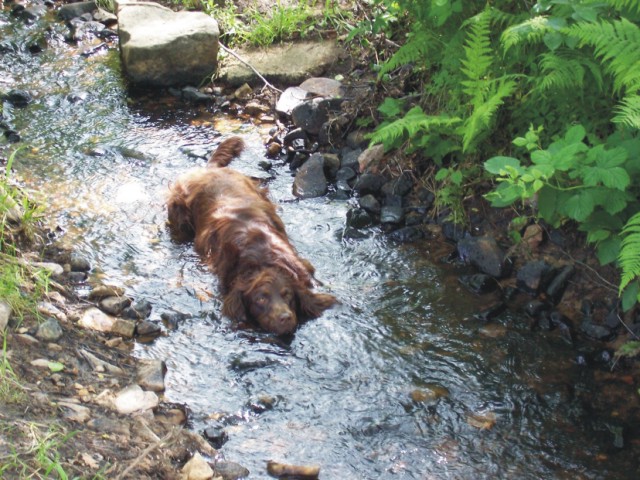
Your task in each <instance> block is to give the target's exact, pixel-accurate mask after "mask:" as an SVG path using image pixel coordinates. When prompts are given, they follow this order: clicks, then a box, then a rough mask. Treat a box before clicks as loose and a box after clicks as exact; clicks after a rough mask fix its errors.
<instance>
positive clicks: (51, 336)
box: [36, 318, 63, 342]
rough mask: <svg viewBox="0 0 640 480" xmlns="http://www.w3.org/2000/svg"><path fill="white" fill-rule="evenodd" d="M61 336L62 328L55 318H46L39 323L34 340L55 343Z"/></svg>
mask: <svg viewBox="0 0 640 480" xmlns="http://www.w3.org/2000/svg"><path fill="white" fill-rule="evenodd" d="M62 335H63V331H62V327H61V326H60V324H59V323H58V321H57V320H56V319H55V318H48V319H47V320H46V321H45V322H43V323H41V324H40V326H39V327H38V331H37V332H36V338H38V339H40V340H43V341H45V342H56V341H58V340H59V339H60V337H62Z"/></svg>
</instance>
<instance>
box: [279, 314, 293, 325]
mask: <svg viewBox="0 0 640 480" xmlns="http://www.w3.org/2000/svg"><path fill="white" fill-rule="evenodd" d="M292 319H293V315H291V312H283V313H281V314H280V316H279V317H278V321H279V322H280V323H289V322H291V320H292Z"/></svg>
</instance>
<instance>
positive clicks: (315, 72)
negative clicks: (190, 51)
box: [219, 40, 342, 86]
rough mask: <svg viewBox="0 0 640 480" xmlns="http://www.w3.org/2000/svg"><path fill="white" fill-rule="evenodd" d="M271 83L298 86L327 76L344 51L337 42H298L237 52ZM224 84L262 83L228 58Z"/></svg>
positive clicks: (222, 71) (222, 77)
mask: <svg viewBox="0 0 640 480" xmlns="http://www.w3.org/2000/svg"><path fill="white" fill-rule="evenodd" d="M236 53H237V54H238V56H240V58H242V59H243V60H244V61H246V62H247V63H249V64H250V65H251V66H253V68H255V69H256V70H257V71H258V72H260V75H262V76H263V77H265V78H266V79H267V80H268V81H269V82H272V83H276V84H279V85H298V84H300V83H302V82H303V81H304V80H306V79H308V78H310V77H317V76H320V75H322V74H323V73H325V72H326V71H327V70H328V69H329V68H330V67H331V66H332V65H333V64H334V63H336V62H337V61H338V60H339V58H340V55H341V54H342V49H340V47H338V45H336V42H335V41H332V40H325V41H320V42H299V43H287V44H280V45H272V46H270V47H268V48H255V49H243V50H238V51H237V52H236ZM219 79H220V81H221V82H222V83H225V84H227V85H231V86H238V85H242V84H244V83H248V84H250V85H256V84H260V83H262V80H261V79H260V77H258V75H256V74H255V72H254V71H253V70H251V68H249V67H247V66H246V65H245V64H243V63H242V62H240V61H239V60H238V59H236V58H235V57H233V56H231V55H229V56H228V57H227V58H226V59H225V60H224V62H223V63H222V65H221V67H220V74H219Z"/></svg>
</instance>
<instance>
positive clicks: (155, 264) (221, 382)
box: [0, 12, 640, 479]
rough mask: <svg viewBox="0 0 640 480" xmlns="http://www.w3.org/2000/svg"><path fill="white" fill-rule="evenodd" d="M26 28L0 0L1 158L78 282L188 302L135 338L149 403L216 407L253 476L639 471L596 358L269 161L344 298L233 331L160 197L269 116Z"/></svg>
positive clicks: (164, 303)
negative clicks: (160, 380)
mask: <svg viewBox="0 0 640 480" xmlns="http://www.w3.org/2000/svg"><path fill="white" fill-rule="evenodd" d="M41 31H43V27H42V25H40V24H38V23H35V24H34V25H31V26H26V25H24V24H23V23H21V22H17V21H16V20H15V19H12V18H10V17H9V15H8V13H6V12H2V13H0V39H1V40H2V41H14V42H15V44H16V45H17V46H18V47H17V48H14V49H10V50H9V51H6V52H5V53H0V90H3V91H8V90H10V89H13V88H16V89H18V88H19V89H24V90H28V91H30V92H31V93H32V94H33V95H34V101H33V102H32V103H31V104H30V105H29V106H28V107H26V108H23V109H18V108H11V107H10V106H7V105H6V104H5V118H6V119H7V120H8V121H9V123H10V124H11V126H12V127H13V128H15V129H16V130H18V131H19V132H20V134H21V135H22V138H23V141H24V143H25V144H26V145H27V146H28V148H27V149H25V150H23V151H22V152H21V153H20V154H19V155H18V158H17V160H16V163H15V165H14V167H15V170H16V172H17V174H18V175H19V176H20V177H21V178H22V179H24V181H25V182H26V184H27V185H28V186H29V187H30V188H34V189H38V190H40V191H41V192H42V194H43V196H44V197H45V199H46V202H47V204H48V209H47V212H48V215H49V217H50V218H49V221H50V223H51V225H59V226H61V227H62V229H63V231H64V235H63V238H64V240H65V241H66V242H67V243H69V244H71V245H74V248H75V250H76V251H79V252H80V253H82V254H83V255H85V256H86V257H87V258H89V259H90V261H91V263H92V265H93V267H94V271H93V276H94V278H96V279H98V278H99V279H100V280H101V281H105V282H107V283H112V284H119V285H124V286H126V288H127V293H128V294H129V295H130V296H132V297H134V298H135V299H146V300H148V301H150V302H151V303H152V305H153V313H152V317H151V318H152V319H153V320H159V317H160V314H161V313H163V312H182V313H187V314H189V315H191V318H190V319H187V320H184V321H182V322H181V323H179V325H178V327H177V328H176V329H175V330H167V332H166V336H163V337H161V338H158V339H157V340H155V341H154V342H152V343H150V344H138V345H137V346H136V348H135V353H136V355H138V356H139V357H145V358H148V357H153V358H159V359H162V360H164V361H165V362H166V364H167V366H168V374H167V377H166V385H167V389H166V392H165V394H164V399H165V400H166V401H169V402H177V403H183V404H187V405H188V406H189V409H190V412H191V417H192V428H193V429H194V430H195V431H198V432H201V431H202V430H203V429H204V428H205V427H207V426H208V425H212V424H214V423H215V421H214V420H213V418H217V417H218V416H220V415H221V416H222V417H223V418H225V419H226V421H227V424H228V425H227V427H226V429H227V431H228V434H229V441H228V443H226V444H225V445H224V446H223V448H222V449H221V452H222V453H223V455H224V457H225V458H226V459H227V460H231V461H236V462H238V463H241V464H242V465H244V466H246V467H247V468H249V469H250V470H251V472H252V473H251V476H250V478H252V479H263V478H268V476H267V474H266V471H265V465H266V461H267V460H270V459H273V460H276V461H281V462H285V463H294V464H319V465H320V466H321V478H324V479H387V478H388V479H445V478H446V479H449V478H454V479H479V478H492V479H493V478H513V479H539V478H560V479H564V478H566V479H575V478H585V479H600V478H612V479H614V478H615V479H625V478H629V479H631V478H639V475H640V472H639V471H638V458H640V456H639V455H638V453H639V450H640V443H639V442H638V441H637V438H636V440H635V441H633V439H631V438H629V435H628V432H629V431H630V430H629V426H631V427H632V428H635V429H636V430H635V431H636V432H637V431H638V430H637V429H638V424H637V421H638V419H635V420H634V421H635V423H629V422H631V421H632V420H631V419H625V418H624V417H623V416H620V415H621V414H620V412H617V410H616V408H617V406H616V404H615V403H608V396H607V395H610V396H614V394H612V393H611V392H609V391H608V389H607V388H606V387H603V384H602V383H600V384H599V385H600V386H597V385H596V384H595V383H594V377H595V376H596V375H599V376H601V377H602V376H604V375H606V371H607V368H606V366H603V367H596V368H586V367H582V366H579V365H577V364H576V362H575V357H576V353H577V352H576V350H575V349H574V348H572V347H571V346H568V345H566V344H565V343H564V342H563V341H562V340H561V338H560V337H558V336H554V335H551V336H549V337H546V336H544V335H542V334H540V333H536V332H531V331H530V328H529V322H528V320H527V319H526V318H524V317H519V316H518V315H517V314H514V313H510V312H507V313H506V314H504V315H502V316H501V317H499V318H498V320H497V321H496V326H495V327H494V328H483V327H484V325H482V324H481V323H480V322H479V321H477V320H475V319H473V314H474V313H475V312H477V311H478V310H479V309H480V308H482V307H481V302H482V299H478V298H476V297H474V296H473V295H471V294H467V293H466V292H465V291H463V290H460V289H459V287H458V284H457V280H456V272H454V271H451V269H447V268H444V267H443V266H441V265H440V264H439V263H438V252H437V251H434V250H437V249H438V248H439V246H437V245H433V244H430V242H429V241H423V242H419V243H415V244H410V245H397V244H393V243H389V242H387V241H386V240H385V237H384V235H382V234H379V233H377V232H375V231H372V232H371V234H370V235H369V237H368V238H365V239H358V240H353V239H345V238H342V232H343V229H344V224H345V213H346V211H347V208H348V204H347V203H346V202H344V201H338V200H330V199H327V198H319V199H312V200H303V201H297V200H295V198H294V197H293V195H292V193H291V184H292V177H291V174H290V172H289V169H288V167H287V166H286V165H282V164H281V163H279V162H275V166H274V170H273V179H272V180H270V181H269V186H270V191H271V196H272V199H273V200H274V201H275V202H276V203H277V204H278V205H279V206H280V208H281V211H280V213H281V216H282V218H283V220H284V223H285V224H286V226H287V230H288V232H289V235H290V237H291V239H292V242H293V244H294V245H295V246H296V247H297V248H298V250H299V252H300V253H301V254H302V256H303V257H306V258H308V259H309V260H311V262H312V263H313V264H314V265H315V266H316V268H317V277H318V278H319V279H320V280H321V281H322V282H323V283H324V284H325V286H324V287H323V288H321V290H326V291H330V292H332V293H333V294H335V295H336V296H337V297H338V298H339V299H340V301H341V305H339V306H338V307H336V308H334V309H332V310H329V311H327V312H326V313H325V314H324V315H323V316H322V317H321V318H320V319H318V320H315V321H311V322H308V323H306V324H304V325H303V326H302V327H301V328H300V329H299V330H298V331H297V333H296V334H295V336H294V338H293V339H292V340H291V341H288V342H282V341H278V340H275V339H274V338H273V337H272V336H270V335H266V334H262V333H260V332H249V331H244V332H243V331H240V332H239V331H235V330H234V329H233V328H232V325H231V324H230V322H229V321H228V319H226V318H223V317H221V315H220V301H219V299H218V297H217V288H216V281H215V278H214V277H213V276H212V275H211V274H210V273H209V272H207V271H206V269H205V268H204V267H203V266H202V264H200V263H199V261H198V258H197V257H196V256H195V255H194V253H193V250H192V248H191V246H190V245H176V244H174V243H173V242H172V241H171V239H170V238H169V235H168V232H167V230H166V228H165V218H166V214H165V210H164V195H165V192H166V189H167V185H168V184H169V183H170V182H171V181H172V180H174V179H175V178H176V177H178V176H179V175H180V174H181V173H182V172H184V171H186V170H187V169H189V168H191V167H193V166H196V165H202V164H203V163H204V161H205V160H204V159H205V158H206V155H207V153H208V152H210V151H211V149H212V148H213V147H214V145H216V144H217V143H218V142H219V141H220V139H221V138H224V137H226V136H229V135H232V134H233V135H241V136H242V137H243V138H244V139H245V140H246V142H247V144H248V145H249V148H248V150H247V152H245V154H243V155H242V157H241V158H240V159H239V160H237V161H235V162H234V163H233V168H236V169H238V170H240V171H243V172H245V173H249V174H254V173H257V172H261V171H260V170H259V169H258V168H257V165H258V162H259V161H260V160H263V159H264V157H263V152H264V148H263V145H262V141H263V139H264V136H265V133H266V131H267V130H268V129H269V127H270V125H263V126H259V125H253V124H252V123H251V122H249V121H247V120H242V119H238V118H233V117H231V116H229V115H226V114H224V113H220V112H216V111H215V110H214V109H213V108H211V107H194V106H192V105H187V104H183V103H181V102H180V101H177V100H174V99H173V98H171V97H158V98H155V99H150V98H132V97H131V96H130V95H129V93H128V91H127V89H126V86H125V84H124V82H123V80H122V78H121V73H120V71H119V59H118V53H117V50H104V51H101V52H99V53H97V54H95V55H92V56H88V57H85V56H82V55H80V53H81V52H82V50H83V49H84V48H86V47H87V46H86V45H84V46H80V47H77V48H76V47H73V46H69V45H68V44H66V43H64V42H63V41H62V40H61V39H60V37H59V36H58V35H57V34H56V30H55V29H53V32H49V33H46V34H44V35H45V36H46V37H47V39H48V47H47V48H46V49H45V50H44V51H43V52H41V53H39V54H31V53H29V52H28V51H26V49H25V48H23V47H21V46H20V45H22V44H23V42H24V39H25V38H28V37H33V36H34V35H39V32H41ZM12 50H13V51H12ZM0 147H1V148H2V149H3V150H5V151H6V148H7V145H6V144H0ZM261 174H262V175H263V176H264V172H261ZM614 393H615V392H614ZM623 425H626V426H627V429H626V430H625V431H624V432H625V433H624V434H623V435H622V436H620V435H619V432H620V427H621V426H623ZM620 442H622V445H621V444H620ZM620 446H622V448H618V447H620Z"/></svg>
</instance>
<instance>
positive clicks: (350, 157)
mask: <svg viewBox="0 0 640 480" xmlns="http://www.w3.org/2000/svg"><path fill="white" fill-rule="evenodd" d="M361 154H362V149H361V148H355V149H352V148H348V147H345V148H343V149H342V150H341V151H340V168H349V169H351V170H353V171H354V172H356V173H357V172H359V171H360V164H359V163H358V157H360V155H361Z"/></svg>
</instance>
